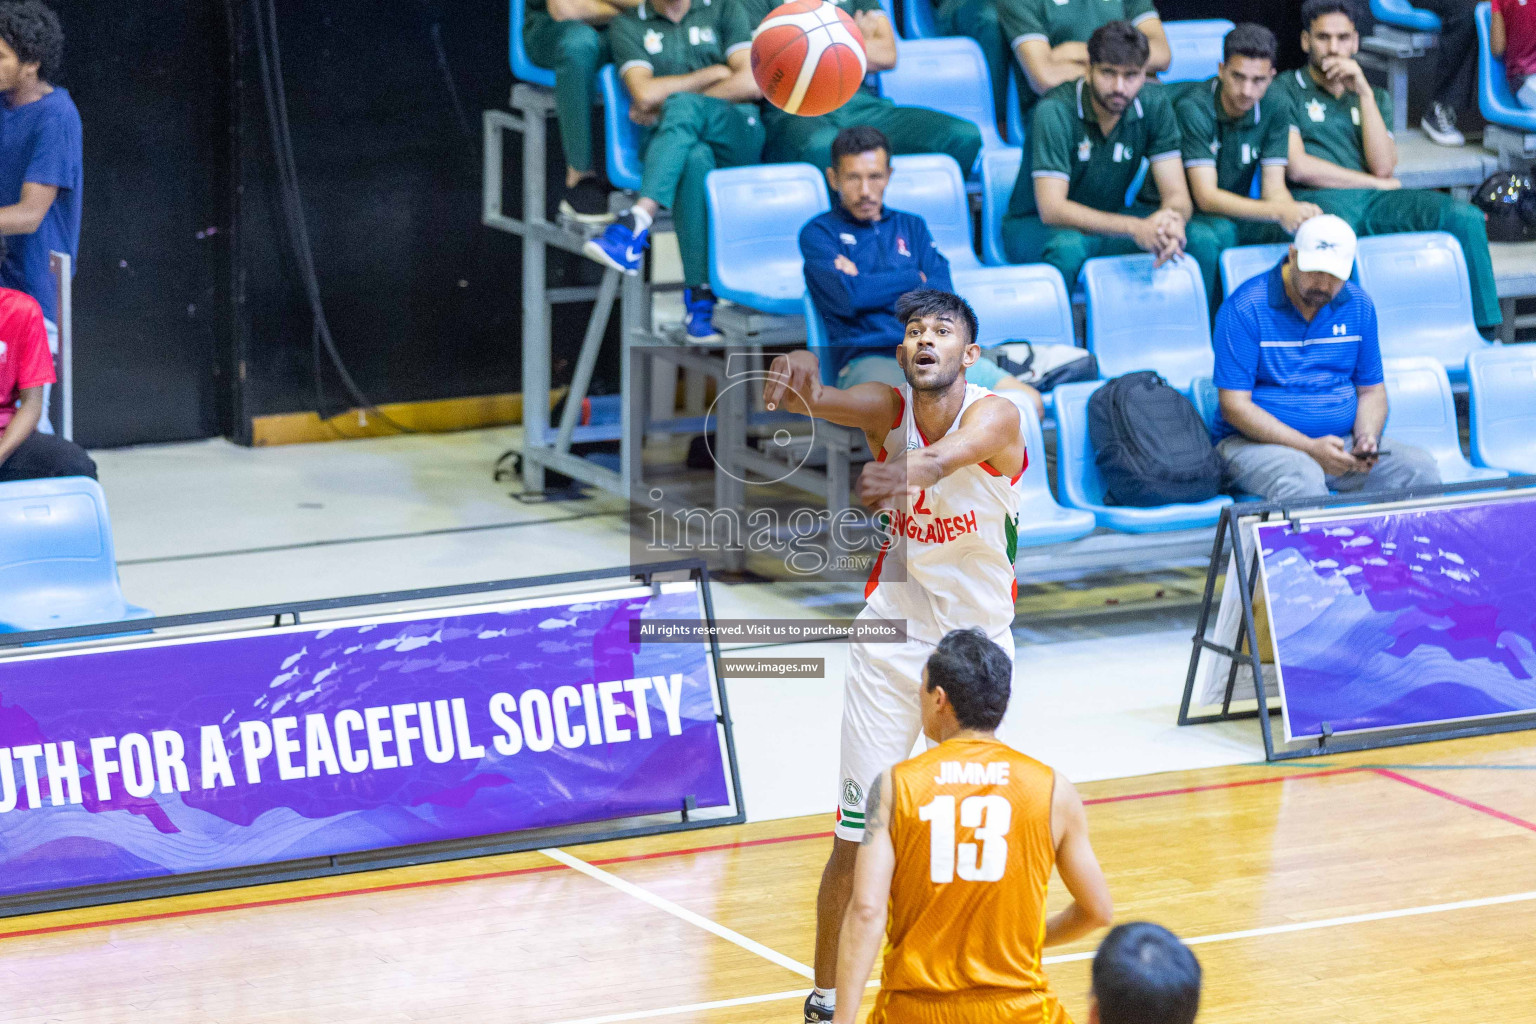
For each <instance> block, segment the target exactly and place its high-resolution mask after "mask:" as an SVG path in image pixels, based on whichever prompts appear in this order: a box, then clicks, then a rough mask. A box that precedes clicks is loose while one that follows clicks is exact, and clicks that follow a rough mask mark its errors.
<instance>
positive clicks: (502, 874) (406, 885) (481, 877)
mask: <svg viewBox="0 0 1536 1024" xmlns="http://www.w3.org/2000/svg"><path fill="white" fill-rule="evenodd" d="M1366 770H1367V769H1363V768H1334V769H1330V770H1328V771H1316V772H1294V773H1287V774H1284V775H1275V776H1272V777H1268V778H1262V779H1244V780H1242V781H1240V782H1219V783H1215V784H1213V785H1209V786H1189V787H1187V788H1184V789H1163V790H1156V791H1154V792H1150V793H1127V794H1124V795H1121V796H1106V797H1099V798H1097V799H1095V800H1085V801H1083V802H1084V803H1088V804H1106V803H1119V802H1121V801H1125V800H1147V799H1150V798H1152V797H1159V796H1180V795H1183V794H1186V793H1204V792H1209V791H1211V790H1217V789H1235V788H1237V787H1239V786H1261V785H1265V784H1268V783H1274V782H1284V781H1286V780H1287V779H1314V778H1320V777H1322V776H1324V775H1346V774H1349V773H1352V772H1362V771H1366ZM1382 774H1390V773H1386V772H1382ZM1403 781H1405V782H1410V784H1415V785H1416V783H1412V782H1411V780H1407V779H1405V780H1403ZM1446 795H1447V796H1448V795H1449V794H1446ZM1489 813H1494V814H1497V813H1498V812H1496V811H1490V812H1489ZM1522 824H1524V823H1522ZM1527 827H1533V826H1527ZM832 834H833V833H831V832H805V833H801V834H799V835H792V836H772V837H769V838H766V839H746V840H742V841H741V842H737V843H718V844H715V845H712V846H695V847H688V848H685V849H681V850H661V851H658V852H656V853H637V854H630V855H628V856H623V857H607V858H604V859H602V860H594V861H592V862H591V863H592V864H594V865H605V864H626V863H630V862H632V861H643V860H656V859H658V858H662V857H686V856H690V855H692V854H696V853H711V852H716V851H720V850H735V849H741V848H744V847H751V846H767V845H769V844H773V843H794V842H800V841H802V840H809V839H827V838H830V837H831V836H832ZM569 870H570V868H567V867H566V866H565V865H563V864H549V865H545V866H540V867H532V868H512V869H509V870H506V871H486V872H482V873H479V874H473V875H454V876H452V877H448V878H425V879H421V880H419V881H414V882H396V883H393V884H391V885H374V886H366V887H363V888H358V889H338V890H335V891H333V892H316V893H306V894H305V895H303V896H285V897H281V898H278V899H270V900H253V901H251V902H249V903H228V904H223V905H220V906H216V907H194V908H191V909H188V910H167V911H164V912H162V913H158V914H139V915H136V916H134V917H114V918H108V919H105V920H101V921H76V922H72V923H70V924H57V925H48V926H44V927H40V928H27V929H23V930H21V931H14V932H3V931H0V940H4V939H19V938H25V937H27V936H32V935H51V934H55V933H58V932H74V931H84V930H86V929H91V928H110V927H112V926H114V925H125V924H142V923H146V922H149V921H168V920H173V919H175V918H181V917H199V916H201V915H204V914H222V913H226V912H230V911H236V910H259V909H262V908H264V907H281V906H287V905H290V904H294V903H311V902H314V901H316V900H333V899H340V898H341V897H343V896H368V895H372V894H374V893H381V892H397V891H399V890H402V889H424V888H428V887H431V886H438V885H456V884H458V883H460V882H483V881H488V880H491V879H496V878H510V877H513V876H515V875H532V874H540V873H543V872H548V871H569Z"/></svg>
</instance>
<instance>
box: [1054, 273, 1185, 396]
mask: <svg viewBox="0 0 1536 1024" xmlns="http://www.w3.org/2000/svg"><path fill="white" fill-rule="evenodd" d="M1152 264H1153V257H1152V256H1151V254H1138V255H1135V256H1098V257H1095V258H1094V259H1091V260H1089V261H1088V262H1087V263H1085V264H1084V265H1083V288H1084V291H1085V292H1086V294H1087V306H1088V350H1089V351H1090V352H1092V353H1093V355H1094V358H1096V359H1097V360H1098V361H1099V375H1100V376H1102V377H1104V378H1106V379H1108V378H1110V377H1118V376H1120V375H1121V374H1123V373H1130V372H1132V371H1134V370H1156V371H1157V372H1158V373H1160V374H1162V376H1163V378H1164V379H1165V380H1167V381H1168V383H1169V384H1170V385H1171V386H1173V387H1175V388H1178V389H1179V390H1180V391H1187V390H1188V389H1189V385H1190V382H1191V381H1192V380H1194V379H1195V378H1196V377H1200V376H1206V375H1209V374H1210V372H1211V370H1212V368H1213V367H1214V365H1215V356H1214V354H1213V352H1212V349H1211V325H1210V307H1209V306H1208V305H1207V303H1206V299H1205V284H1204V282H1203V281H1201V279H1200V268H1199V266H1198V265H1197V264H1196V263H1195V261H1194V260H1193V259H1191V258H1188V257H1186V258H1184V259H1182V260H1179V261H1178V262H1176V263H1165V264H1163V265H1162V266H1161V267H1157V268H1156V269H1154V268H1153V266H1152Z"/></svg>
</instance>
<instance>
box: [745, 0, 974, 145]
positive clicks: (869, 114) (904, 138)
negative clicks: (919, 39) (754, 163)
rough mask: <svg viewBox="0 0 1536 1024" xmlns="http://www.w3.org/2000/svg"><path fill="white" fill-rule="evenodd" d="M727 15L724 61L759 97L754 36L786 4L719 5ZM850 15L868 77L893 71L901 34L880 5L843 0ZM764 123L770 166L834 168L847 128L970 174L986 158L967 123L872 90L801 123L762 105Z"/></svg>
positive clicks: (876, 0)
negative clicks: (940, 158) (871, 132)
mask: <svg viewBox="0 0 1536 1024" xmlns="http://www.w3.org/2000/svg"><path fill="white" fill-rule="evenodd" d="M720 2H723V3H725V4H727V6H728V8H729V10H728V12H727V13H726V16H725V37H726V38H725V47H726V57H727V59H728V60H729V61H730V65H731V70H732V71H733V72H734V73H735V75H736V80H737V81H738V82H740V83H741V86H742V88H743V89H750V90H751V91H752V93H753V94H754V96H755V97H758V98H760V97H761V96H762V93H761V92H760V91H759V90H758V88H757V82H756V81H755V80H754V79H753V78H752V33H753V32H755V31H756V30H757V26H758V25H760V24H762V21H763V19H764V18H766V17H767V16H768V14H769V13H770V12H771V11H772V10H773V9H774V8H775V7H777V6H779V4H780V3H782V2H783V0H720ZM838 2H839V6H841V7H842V8H843V9H844V10H846V11H848V12H850V15H851V17H852V18H853V20H854V22H855V23H856V24H857V25H858V26H859V32H860V33H861V34H862V35H863V36H864V54H865V60H866V64H867V67H868V69H869V71H870V72H871V73H873V72H877V71H888V70H890V69H891V68H894V67H895V66H896V33H895V30H894V29H892V28H891V21H890V19H889V18H887V17H886V16H885V8H883V7H881V6H880V0H838ZM762 107H763V122H764V124H766V125H767V127H768V145H767V148H766V149H765V150H764V151H763V160H764V162H766V163H793V162H795V161H803V162H805V163H808V164H811V165H812V166H814V167H818V168H820V167H831V166H832V140H833V139H835V138H837V133H838V132H840V131H842V130H843V129H844V128H847V127H849V126H850V125H857V124H863V125H869V126H870V127H871V128H878V129H879V130H880V131H881V132H882V133H883V134H884V135H885V137H886V139H887V140H888V141H889V142H890V144H891V155H892V156H899V155H902V154H905V153H948V154H949V155H950V156H952V157H954V158H955V163H957V164H959V165H960V173H961V174H970V173H971V170H972V168H973V167H974V166H975V164H976V157H977V155H978V154H979V153H980V152H981V132H980V130H979V129H978V128H977V127H976V126H975V125H974V124H972V123H971V122H970V121H967V120H965V119H964V118H962V117H955V116H954V115H952V114H945V113H941V112H939V111H937V110H929V109H927V108H926V107H898V106H897V105H896V104H894V103H892V102H891V101H890V100H888V99H884V98H882V97H881V96H879V95H878V94H877V93H876V92H875V91H874V89H872V88H871V87H870V86H868V85H864V86H861V87H860V88H859V91H858V92H857V93H855V94H854V96H853V98H852V99H850V100H849V101H848V102H847V103H845V104H843V105H842V106H841V107H839V108H837V109H836V110H834V111H832V112H831V113H830V114H822V115H821V116H820V117H801V116H800V115H798V114H786V113H785V112H784V111H782V110H780V109H778V108H777V107H775V106H774V105H773V104H771V103H768V102H766V101H765V102H764V103H763V104H762Z"/></svg>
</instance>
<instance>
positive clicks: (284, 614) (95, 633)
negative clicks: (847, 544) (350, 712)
mask: <svg viewBox="0 0 1536 1024" xmlns="http://www.w3.org/2000/svg"><path fill="white" fill-rule="evenodd" d="M604 581H608V582H607V583H606V584H605V583H604ZM624 581H633V583H630V584H629V585H630V586H633V585H635V584H639V585H641V586H645V587H649V588H651V589H652V591H656V590H657V588H659V587H661V586H662V585H664V584H666V583H670V582H675V581H684V582H688V581H691V582H694V583H696V584H697V586H698V596H699V607H700V609H701V612H702V615H703V620H704V621H705V622H706V623H708V624H710V625H713V624H714V622H715V610H714V604H713V601H712V599H711V596H710V590H709V574H708V569H707V567H706V566H705V564H704V563H703V562H702V561H700V560H698V559H688V560H678V561H670V562H655V563H650V564H644V565H634V566H629V567H618V568H613V569H605V570H592V571H585V572H570V573H561V574H556V575H549V576H539V577H532V578H527V579H514V580H497V581H491V582H485V583H474V584H467V585H461V586H452V587H436V588H431V589H422V590H404V591H394V592H390V593H382V594H369V595H361V596H353V597H340V598H328V599H323V600H314V601H303V602H289V603H284V604H273V605H261V606H255V607H248V608H236V609H230V610H225V611H213V612H196V613H191V614H185V615H172V616H165V617H161V618H155V619H139V620H132V621H127V622H120V623H97V624H92V625H82V626H71V627H65V628H59V629H51V630H40V631H35V632H30V633H15V634H8V635H4V636H0V655H6V654H14V655H21V656H36V655H37V654H39V653H40V652H39V651H38V650H37V646H38V645H40V644H50V643H63V642H70V641H74V642H81V641H96V640H99V641H107V642H108V643H109V644H110V641H111V640H114V639H116V638H122V639H123V641H124V642H125V645H129V646H143V645H144V644H145V642H146V639H148V640H149V642H150V643H151V644H154V643H158V642H160V641H161V640H162V638H163V641H164V644H166V645H169V646H174V645H176V644H177V643H178V641H181V642H184V641H186V640H187V639H193V638H195V639H202V638H208V637H210V634H215V635H216V634H217V633H219V632H235V633H241V634H244V635H251V632H250V631H251V630H252V629H253V623H254V624H256V625H255V628H256V629H258V630H260V629H262V628H264V627H266V626H269V627H271V628H274V629H276V628H280V627H290V628H291V627H293V626H297V625H305V626H312V627H313V626H322V627H323V626H324V624H325V623H326V622H328V621H331V620H333V619H335V618H336V617H335V616H326V615H324V613H327V612H340V611H345V610H348V609H363V608H371V609H379V610H381V611H382V612H383V613H384V614H388V615H396V614H399V613H400V612H402V611H405V612H409V613H410V614H411V615H415V614H417V613H419V614H421V615H422V616H426V617H430V616H432V615H434V614H436V613H438V612H443V613H445V614H447V613H453V612H456V611H457V610H459V609H462V608H464V607H465V605H466V603H467V602H468V603H474V602H477V601H479V602H482V603H483V601H492V602H494V601H495V600H496V599H497V598H498V597H500V598H502V599H505V595H508V594H509V593H511V594H512V595H513V596H514V597H515V596H517V595H516V592H517V591H527V590H529V589H531V588H534V587H539V588H548V590H549V591H550V592H549V593H548V596H550V597H552V598H566V599H579V598H580V597H581V596H582V595H583V594H586V593H589V592H591V591H592V590H594V589H609V588H611V587H612V586H613V585H614V584H615V583H618V584H620V585H624ZM584 583H593V584H596V587H595V588H593V587H588V588H579V587H576V586H573V585H580V584H584ZM557 588H558V589H557ZM566 588H570V589H566ZM540 596H544V595H540ZM456 599H465V600H464V601H458V600H456ZM422 602H427V603H428V604H426V605H423V604H422ZM402 605H407V606H410V607H408V608H402V607H401V606H402ZM263 620H265V622H264V623H263ZM336 621H338V623H340V622H342V621H344V620H341V619H337V620H336ZM209 625H211V626H213V627H214V629H213V630H212V631H208V630H202V631H197V632H192V633H189V632H188V631H187V629H186V627H195V626H209ZM147 632H153V633H156V634H161V635H159V636H155V637H152V638H146V637H145V635H144V634H145V633H147ZM108 649H110V648H109V647H108ZM705 657H706V661H707V664H708V665H709V667H710V674H711V676H712V677H713V681H712V685H713V687H714V699H715V704H716V706H715V714H714V719H715V724H716V726H717V728H718V730H719V734H718V735H719V740H718V742H719V744H720V748H721V749H720V754H721V758H722V762H723V765H724V768H725V770H726V771H727V772H728V778H726V779H724V780H723V781H724V783H725V787H726V788H725V792H726V793H727V795H728V804H726V805H723V806H721V807H718V808H715V809H712V810H711V811H710V812H709V813H707V814H704V815H702V816H701V814H700V813H699V812H698V807H697V805H696V804H695V803H694V800H693V797H691V796H690V797H685V798H684V799H682V800H681V801H680V803H679V805H678V806H677V808H676V810H673V811H669V812H666V813H647V814H644V815H642V816H639V817H627V818H614V819H608V820H589V821H586V822H585V823H577V824H568V825H559V826H554V827H542V828H538V829H533V830H524V831H513V832H501V833H497V834H484V835H466V836H464V837H463V838H448V839H441V840H437V841H431V842H426V843H418V844H415V845H400V846H381V847H378V848H371V849H370V848H361V849H355V850H350V851H347V852H336V853H331V854H328V855H324V856H308V857H305V858H303V859H287V860H281V859H278V860H273V861H270V862H252V863H248V864H246V865H244V866H235V867H227V868H221V869H216V870H203V871H196V872H191V871H189V872H187V873H171V874H158V875H154V876H149V877H141V878H131V879H127V880H123V881H115V882H108V883H103V884H97V885H88V886H75V887H70V888H57V887H55V888H51V889H47V890H40V891H33V892H24V893H17V894H15V895H10V896H7V897H5V898H4V899H3V900H0V917H4V916H9V915H13V914H23V913H38V912H42V911H48V910H60V909H66V908H69V907H79V906H91V905H97V904H103V903H113V902H120V901H124V900H134V899H146V898H151V897H159V896H171V895H180V894H183V893H190V892H204V891H209V890H215V889H226V888H233V887H238V886H245V885H258V884H265V883H269V882H280V881H290V880H294V879H301V878H314V877H322V876H330V875H339V874H346V873H350V872H356V871H369V870H375V869H379V868H388V867H398V866H403V865H410V864H422V863H429V862H434V861H443V860H454V859H460V858H466V857H480V856H487V855H491V854H500V853H513V852H518V851H524V850H532V849H543V848H545V847H550V846H560V845H570V844H575V843H593V842H605V841H609V840H614V839H623V838H629V837H633V836H645V835H656V834H660V833H668V832H680V831H690V830H694V829H700V828H711V827H714V826H717V825H732V824H740V823H741V822H743V821H745V820H746V812H745V809H744V807H743V802H742V791H741V782H740V778H739V775H738V770H737V760H736V748H735V739H734V736H733V733H732V729H731V716H730V706H729V703H728V695H727V692H726V687H725V678H724V675H723V673H722V671H721V667H720V649H719V644H718V642H717V641H716V640H715V639H714V638H713V636H711V638H710V639H709V642H708V648H707V650H706V652H705ZM3 663H4V660H3V659H0V664H3ZM7 697H8V698H12V699H14V695H13V694H9V693H8V694H7ZM7 764H9V761H7Z"/></svg>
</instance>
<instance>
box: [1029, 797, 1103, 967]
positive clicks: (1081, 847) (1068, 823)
mask: <svg viewBox="0 0 1536 1024" xmlns="http://www.w3.org/2000/svg"><path fill="white" fill-rule="evenodd" d="M1051 836H1052V838H1054V839H1055V840H1056V870H1057V871H1059V872H1061V880H1062V881H1063V882H1065V883H1067V891H1068V892H1070V893H1071V894H1072V903H1071V904H1070V905H1069V906H1068V907H1067V908H1066V909H1065V910H1063V911H1061V912H1060V913H1058V914H1053V915H1052V916H1051V919H1050V920H1049V921H1047V922H1046V925H1045V944H1046V945H1047V946H1054V945H1057V944H1059V943H1063V942H1071V941H1072V940H1073V939H1080V938H1082V937H1083V936H1084V935H1087V934H1088V933H1089V932H1092V931H1095V930H1096V929H1099V928H1107V927H1109V924H1110V922H1111V921H1113V920H1114V915H1115V907H1114V902H1113V901H1112V900H1111V899H1110V896H1109V883H1108V882H1106V881H1105V880H1104V871H1103V869H1102V868H1100V867H1099V859H1098V858H1097V857H1095V856H1094V854H1093V846H1092V845H1091V844H1090V843H1089V842H1088V815H1087V813H1086V812H1085V811H1084V810H1083V801H1082V798H1081V797H1079V796H1078V795H1077V787H1075V786H1073V785H1072V783H1070V782H1068V781H1067V780H1066V779H1064V778H1062V777H1061V774H1060V773H1059V772H1058V773H1057V775H1056V790H1055V792H1054V793H1053V794H1052V796H1051Z"/></svg>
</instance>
